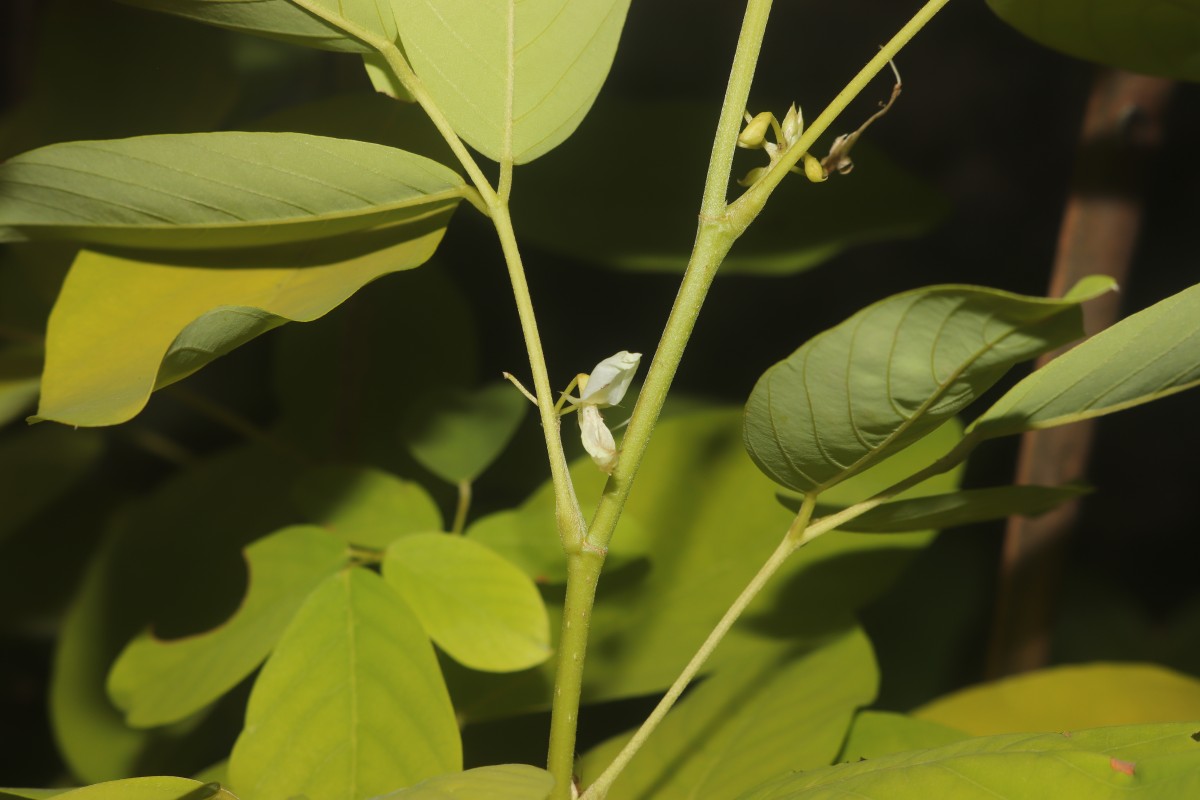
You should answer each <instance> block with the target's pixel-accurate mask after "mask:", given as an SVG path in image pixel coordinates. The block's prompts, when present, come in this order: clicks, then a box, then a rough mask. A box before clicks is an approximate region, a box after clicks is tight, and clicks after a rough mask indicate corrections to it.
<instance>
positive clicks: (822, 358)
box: [745, 278, 1113, 492]
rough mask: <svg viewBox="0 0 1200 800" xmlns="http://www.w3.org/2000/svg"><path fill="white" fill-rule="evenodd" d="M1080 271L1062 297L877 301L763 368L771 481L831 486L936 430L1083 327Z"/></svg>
mask: <svg viewBox="0 0 1200 800" xmlns="http://www.w3.org/2000/svg"><path fill="white" fill-rule="evenodd" d="M1112 286H1113V283H1112V281H1111V280H1109V279H1105V278H1094V279H1085V281H1083V282H1081V284H1080V285H1079V286H1078V287H1076V289H1075V290H1073V291H1072V294H1071V295H1069V296H1068V297H1066V298H1063V299H1061V300H1049V299H1043V298H1036V297H1024V296H1021V295H1015V294H1010V293H1008V292H1001V291H998V290H994V289H983V288H978V287H973V286H933V287H929V288H925V289H916V290H914V291H910V292H904V293H902V294H898V295H893V296H892V297H889V298H886V299H884V300H881V301H879V302H877V303H875V304H873V305H870V306H868V307H867V308H865V309H863V310H862V311H859V312H858V313H857V314H855V315H854V316H852V317H851V318H850V319H848V320H846V321H845V322H843V323H842V324H840V325H838V326H837V327H835V328H831V329H830V330H827V331H825V332H824V333H821V334H819V335H818V336H816V337H814V338H813V339H810V340H809V341H808V342H807V343H806V344H804V345H803V346H802V347H801V348H800V349H799V350H797V351H796V352H794V353H792V355H790V356H789V357H788V358H786V359H784V360H783V361H780V362H779V363H778V364H776V365H774V366H773V367H771V368H770V369H768V370H767V371H766V372H765V373H764V374H763V376H762V377H761V378H760V379H759V381H758V383H757V384H756V385H755V387H754V391H753V393H752V394H751V395H750V400H749V402H748V403H747V404H746V427H745V441H746V449H747V450H749V451H750V457H751V458H753V459H754V462H755V463H756V464H758V466H759V469H761V470H762V471H763V472H765V473H766V474H767V475H768V476H769V477H771V479H772V480H775V481H777V482H778V483H781V484H783V485H784V486H786V487H788V488H791V489H795V490H797V491H801V492H807V491H810V490H811V491H824V490H825V489H827V488H828V487H830V486H832V485H834V484H836V483H838V482H840V481H843V480H845V479H846V478H848V477H849V476H851V475H854V474H855V473H857V472H859V471H860V470H862V469H864V468H865V467H867V466H869V465H871V464H873V463H875V462H876V461H878V460H879V459H880V458H882V457H884V456H886V455H889V454H890V453H894V452H896V451H897V450H900V449H902V448H904V447H907V446H908V445H910V444H912V443H913V442H914V441H916V440H917V439H920V438H921V437H922V436H924V435H926V434H927V433H929V432H930V431H931V430H933V429H935V428H937V427H938V426H939V425H941V424H942V423H944V422H945V421H946V420H947V419H949V418H950V417H952V416H954V414H955V413H957V412H958V411H960V410H961V409H962V408H964V407H965V406H967V405H968V404H969V403H971V402H972V401H973V400H975V399H976V398H977V397H979V395H980V394H982V393H983V392H984V391H985V390H986V389H988V388H989V387H990V386H991V385H992V384H994V383H995V382H996V381H997V380H999V379H1000V378H1001V377H1002V376H1003V375H1004V373H1005V372H1007V371H1008V369H1009V368H1010V367H1012V366H1013V365H1014V364H1018V363H1020V362H1022V361H1026V360H1028V359H1031V358H1034V357H1035V356H1038V355H1040V354H1041V353H1045V352H1048V351H1049V350H1053V349H1054V348H1055V347H1058V346H1060V345H1062V344H1065V343H1067V342H1070V341H1072V340H1074V339H1077V338H1079V337H1080V336H1082V335H1083V327H1082V320H1081V314H1080V309H1079V304H1080V303H1081V302H1082V301H1083V300H1085V299H1087V298H1089V297H1093V296H1095V295H1097V294H1100V293H1101V292H1104V291H1107V290H1109V289H1110V288H1111V287H1112Z"/></svg>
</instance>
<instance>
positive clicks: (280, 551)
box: [108, 526, 347, 728]
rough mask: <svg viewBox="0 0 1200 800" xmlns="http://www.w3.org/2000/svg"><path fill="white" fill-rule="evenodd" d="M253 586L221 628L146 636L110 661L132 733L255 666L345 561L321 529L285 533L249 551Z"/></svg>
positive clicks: (210, 696)
mask: <svg viewBox="0 0 1200 800" xmlns="http://www.w3.org/2000/svg"><path fill="white" fill-rule="evenodd" d="M245 554H246V568H247V571H248V573H249V586H248V588H247V591H246V597H245V599H244V600H243V601H242V605H241V608H239V609H238V610H237V613H236V614H234V616H233V617H231V618H230V619H229V620H228V622H226V623H225V624H223V625H222V626H221V627H219V628H216V629H214V630H212V631H208V632H206V633H203V634H200V635H197V636H191V637H188V638H186V639H180V640H172V641H163V640H162V639H159V638H157V637H156V636H154V634H153V633H152V632H149V631H146V632H143V633H142V634H140V635H139V636H138V637H137V638H136V639H134V640H133V641H132V642H130V643H129V646H128V647H126V648H125V650H124V652H122V653H121V656H120V657H119V658H118V659H117V662H116V663H115V664H113V668H112V672H110V673H109V676H108V693H109V696H110V697H111V698H112V700H113V703H114V704H115V705H116V706H117V707H119V708H121V709H122V710H123V711H124V712H125V720H126V722H128V723H129V724H130V725H132V726H133V727H135V728H152V727H155V726H158V725H165V724H168V723H171V722H178V721H179V720H181V719H184V718H186V717H187V716H189V715H190V714H193V713H195V712H196V711H199V710H200V709H202V708H204V707H205V706H207V705H209V704H210V703H212V702H214V701H215V700H217V699H218V698H219V697H220V696H221V695H223V694H225V693H226V692H227V691H229V690H230V689H232V688H233V687H234V686H236V685H237V684H238V683H239V682H240V681H241V680H242V679H243V678H245V677H246V676H247V675H249V674H250V673H251V672H253V671H254V670H255V669H257V668H258V665H259V664H260V663H262V661H263V659H265V658H266V657H267V654H268V653H269V652H270V651H271V648H272V647H273V646H274V645H275V642H276V640H277V639H278V638H279V636H280V635H281V634H282V633H283V630H284V628H286V627H287V625H288V623H289V622H291V620H292V617H293V616H295V614H296V611H297V610H298V609H299V608H300V606H301V604H302V603H303V602H304V600H305V598H307V597H308V594H309V593H310V592H311V591H312V590H313V589H314V588H316V586H317V584H319V583H320V582H321V581H322V580H323V579H325V578H326V577H328V576H329V575H330V574H332V573H333V572H335V571H336V570H337V569H338V568H339V567H340V566H342V565H343V564H344V563H345V561H346V559H347V552H346V546H345V545H344V544H343V543H342V542H341V541H339V540H338V539H335V538H334V537H332V536H330V535H329V534H328V533H326V532H325V531H323V530H321V529H320V528H311V527H302V526H295V527H291V528H285V529H283V530H282V531H279V532H278V533H275V534H272V535H270V536H268V537H266V538H265V539H260V540H259V541H257V542H255V543H254V544H252V545H250V546H249V547H247V548H246V551H245Z"/></svg>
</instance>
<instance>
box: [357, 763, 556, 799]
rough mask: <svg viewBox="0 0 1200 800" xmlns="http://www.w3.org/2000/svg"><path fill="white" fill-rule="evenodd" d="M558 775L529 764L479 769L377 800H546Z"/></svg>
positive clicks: (422, 783)
mask: <svg viewBox="0 0 1200 800" xmlns="http://www.w3.org/2000/svg"><path fill="white" fill-rule="evenodd" d="M553 788H554V776H553V775H551V774H550V773H549V772H546V770H544V769H538V768H537V767H531V766H528V765H526V764H500V765H498V766H494V767H478V768H476V769H469V770H467V771H465V772H457V773H454V774H452V775H439V776H438V777H436V778H430V779H429V780H427V781H421V782H420V783H418V784H417V785H416V786H410V787H409V788H407V789H401V790H400V791H398V792H391V793H390V794H385V795H381V796H380V797H376V798H373V800H545V798H547V797H549V796H550V791H551V790H552V789H553Z"/></svg>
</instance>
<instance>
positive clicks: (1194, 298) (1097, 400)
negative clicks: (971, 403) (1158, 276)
mask: <svg viewBox="0 0 1200 800" xmlns="http://www.w3.org/2000/svg"><path fill="white" fill-rule="evenodd" d="M1197 385H1200V284H1197V285H1195V286H1193V287H1191V288H1190V289H1185V290H1184V291H1182V292H1180V293H1179V294H1177V295H1174V296H1172V297H1168V298H1167V299H1166V300H1163V301H1161V302H1159V303H1156V304H1155V305H1153V306H1151V307H1150V308H1147V309H1145V310H1144V311H1139V312H1138V313H1136V314H1134V315H1132V316H1130V317H1126V318H1125V319H1123V320H1121V321H1120V322H1118V323H1117V324H1115V325H1113V326H1112V327H1110V328H1106V329H1105V330H1103V331H1101V332H1100V333H1098V334H1096V335H1095V336H1093V337H1092V338H1091V339H1088V340H1087V341H1086V342H1084V343H1083V344H1081V345H1079V346H1078V347H1076V348H1074V349H1072V350H1070V351H1068V352H1067V353H1064V354H1063V355H1061V356H1059V357H1058V358H1056V359H1054V360H1053V361H1051V362H1050V363H1049V364H1047V365H1046V366H1044V367H1042V368H1041V369H1039V370H1038V371H1036V372H1034V373H1033V374H1032V375H1030V376H1029V377H1027V378H1025V379H1024V380H1023V381H1021V382H1020V383H1018V384H1017V385H1016V386H1014V387H1013V388H1012V389H1010V390H1009V391H1008V393H1007V394H1005V395H1004V396H1003V397H1001V398H1000V399H999V400H998V401H996V404H995V405H993V406H992V407H991V408H989V409H988V410H987V411H986V412H984V414H983V415H982V416H981V417H980V418H979V419H977V420H976V421H975V422H974V423H973V424H972V425H971V428H969V429H968V431H970V430H974V431H975V432H976V434H977V435H979V436H983V437H985V438H990V437H993V436H1007V435H1010V434H1014V433H1021V432H1023V431H1027V430H1036V429H1039V428H1052V427H1054V426H1056V425H1066V424H1068V423H1071V422H1078V421H1079V420H1084V419H1091V418H1092V417H1098V416H1101V415H1103V414H1111V413H1113V412H1114V411H1121V410H1123V409H1126V408H1131V407H1133V406H1137V405H1141V404H1142V403H1148V402H1150V401H1151V400H1157V399H1158V398H1160V397H1166V396H1168V395H1172V394H1175V393H1176V392H1182V391H1183V390H1185V389H1190V388H1192V387H1193V386H1197Z"/></svg>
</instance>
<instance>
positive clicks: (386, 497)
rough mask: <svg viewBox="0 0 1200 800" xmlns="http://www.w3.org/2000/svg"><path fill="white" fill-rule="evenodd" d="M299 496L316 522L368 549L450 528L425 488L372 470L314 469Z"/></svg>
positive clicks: (335, 466) (302, 478)
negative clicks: (413, 535)
mask: <svg viewBox="0 0 1200 800" xmlns="http://www.w3.org/2000/svg"><path fill="white" fill-rule="evenodd" d="M293 495H294V497H295V500H296V505H297V506H299V508H300V509H301V510H302V511H303V512H304V513H305V515H307V517H308V518H309V520H310V521H312V522H314V523H317V524H319V525H323V526H324V527H326V528H328V529H329V530H330V531H332V532H333V533H334V534H335V535H337V536H339V537H341V538H342V539H344V540H345V541H347V542H351V543H353V544H356V545H360V546H362V547H373V548H376V549H379V550H382V549H384V548H385V547H387V546H388V545H389V544H391V543H392V542H393V541H395V540H396V539H397V538H399V537H401V536H408V535H410V534H414V533H429V532H431V531H440V530H442V529H443V528H444V527H445V526H444V524H443V522H442V512H441V511H440V510H439V509H438V507H437V503H435V502H434V501H433V498H432V497H430V496H429V493H428V492H426V491H425V490H424V489H423V488H422V487H421V485H420V484H418V483H413V482H412V481H406V480H401V479H400V478H397V477H396V476H395V475H392V474H391V473H388V472H384V471H383V470H378V469H372V468H370V467H353V466H348V465H343V464H326V465H324V466H320V467H313V468H312V469H310V470H308V471H307V472H305V473H304V474H303V475H301V476H300V478H299V480H297V481H296V488H295V491H294V493H293Z"/></svg>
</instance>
